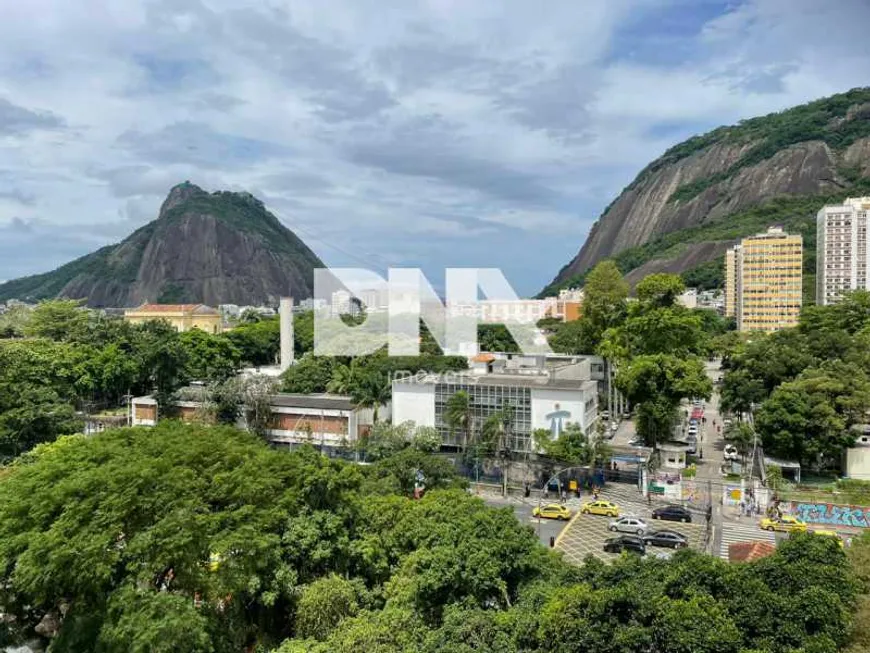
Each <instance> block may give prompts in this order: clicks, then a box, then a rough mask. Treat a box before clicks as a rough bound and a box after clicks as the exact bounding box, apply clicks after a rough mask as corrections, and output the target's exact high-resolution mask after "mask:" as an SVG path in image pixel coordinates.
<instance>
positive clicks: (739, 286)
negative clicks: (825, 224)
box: [726, 227, 803, 331]
mask: <svg viewBox="0 0 870 653" xmlns="http://www.w3.org/2000/svg"><path fill="white" fill-rule="evenodd" d="M733 259H734V284H735V293H734V294H735V315H736V317H737V328H738V329H739V330H740V331H777V330H779V329H785V328H788V327H794V326H797V323H798V318H799V317H800V311H801V299H802V296H803V290H802V281H803V278H802V277H803V275H802V270H803V239H802V238H801V237H800V236H799V235H789V234H787V233H785V232H784V231H783V230H782V229H781V228H779V227H771V228H769V229H768V230H767V232H765V233H763V234H758V235H756V236H750V237H749V238H744V239H743V240H742V241H741V243H740V247H739V248H735V250H734V255H733ZM726 260H727V259H726ZM726 276H727V275H726ZM726 283H727V280H726ZM726 290H727V289H726Z"/></svg>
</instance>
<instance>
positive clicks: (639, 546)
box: [604, 535, 646, 555]
mask: <svg viewBox="0 0 870 653" xmlns="http://www.w3.org/2000/svg"><path fill="white" fill-rule="evenodd" d="M604 550H605V551H607V552H608V553H620V552H622V551H632V552H634V553H639V554H641V555H643V554H645V553H646V544H644V543H643V540H642V539H640V538H639V537H635V536H633V535H622V536H620V537H611V538H608V539H607V540H605V541H604Z"/></svg>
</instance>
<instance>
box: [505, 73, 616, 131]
mask: <svg viewBox="0 0 870 653" xmlns="http://www.w3.org/2000/svg"><path fill="white" fill-rule="evenodd" d="M529 78H531V79H534V80H535V81H533V82H531V83H529V84H524V85H522V86H517V87H514V88H512V89H511V88H508V89H506V90H505V91H504V92H503V93H502V94H501V97H500V99H499V101H498V104H499V106H501V107H503V108H505V109H506V110H508V111H509V112H510V113H511V114H512V115H513V116H514V117H515V118H516V119H517V120H518V121H519V122H520V123H522V124H523V125H525V126H527V127H530V128H532V129H542V130H545V131H547V132H549V133H551V134H552V135H555V136H563V137H574V138H576V137H578V136H582V135H584V134H585V133H587V131H588V128H589V125H590V122H591V120H590V116H589V112H588V109H587V106H588V105H589V103H590V102H592V100H594V99H595V95H596V92H597V90H598V88H599V85H600V83H601V73H600V72H599V71H597V70H596V69H595V68H593V67H592V66H586V65H576V64H567V65H564V66H560V67H558V68H557V69H555V70H554V71H552V72H550V73H544V74H542V76H541V77H537V76H535V75H530V76H529Z"/></svg>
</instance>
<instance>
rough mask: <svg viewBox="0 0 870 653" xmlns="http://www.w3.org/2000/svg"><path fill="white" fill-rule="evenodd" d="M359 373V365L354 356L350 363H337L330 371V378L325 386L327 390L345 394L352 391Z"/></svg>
mask: <svg viewBox="0 0 870 653" xmlns="http://www.w3.org/2000/svg"><path fill="white" fill-rule="evenodd" d="M359 375H360V371H359V365H358V364H357V362H356V359H355V358H354V359H353V360H352V361H351V362H350V365H339V366H338V367H336V368H335V371H333V373H332V378H331V379H330V380H329V383H328V384H327V386H326V391H327V392H333V393H335V394H339V395H346V394H349V393H350V392H352V391H353V388H354V386H355V385H356V383H357V378H358V377H359Z"/></svg>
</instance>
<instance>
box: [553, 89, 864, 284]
mask: <svg viewBox="0 0 870 653" xmlns="http://www.w3.org/2000/svg"><path fill="white" fill-rule="evenodd" d="M868 192H870V88H860V89H854V90H851V91H849V92H848V93H842V94H840V95H834V96H831V97H829V98H825V99H822V100H817V101H815V102H811V103H809V104H805V105H801V106H798V107H794V108H792V109H789V110H787V111H783V112H780V113H774V114H770V115H768V116H763V117H759V118H753V119H751V120H746V121H743V122H741V123H740V124H738V125H735V126H731V127H720V128H718V129H715V130H713V131H711V132H709V133H707V134H704V135H702V136H695V137H693V138H690V139H689V140H687V141H684V142H683V143H680V144H678V145H676V146H674V147H672V148H671V149H669V150H668V151H667V152H665V153H664V154H663V155H662V156H661V157H660V158H658V159H656V160H655V161H653V162H652V163H650V164H649V165H648V166H647V167H646V168H644V170H642V171H641V173H640V174H639V175H638V176H637V177H636V178H635V179H634V181H632V182H631V184H629V185H628V187H627V188H626V189H625V190H623V192H622V193H621V194H620V195H619V197H617V198H616V200H614V202H613V203H612V204H611V205H610V206H609V207H608V208H607V209H606V210H605V211H604V213H603V215H602V216H601V218H600V219H599V220H598V222H596V224H595V225H594V226H593V228H592V230H591V232H590V234H589V237H588V239H587V240H586V242H585V243H584V245H583V247H582V249H581V250H580V252H579V253H578V254H577V256H576V257H575V258H574V259H573V260H572V261H571V262H570V263H568V264H567V265H566V266H565V267H563V268H562V270H560V272H559V274H558V275H557V276H556V278H555V279H554V280H553V282H552V283H551V284H550V285H549V286H548V287H547V288H545V289H544V291H542V294H551V293H553V292H556V291H557V290H558V289H559V288H560V287H565V286H569V285H576V284H579V283H582V280H583V274H584V273H585V272H586V271H587V270H588V269H589V268H590V267H591V266H593V265H594V264H595V263H597V262H598V261H600V260H603V259H605V258H615V259H616V261H617V263H618V265H619V267H620V269H621V270H622V271H623V272H624V273H630V272H632V271H633V270H637V272H636V273H635V274H630V275H629V279H630V280H631V281H636V280H637V279H640V278H642V277H643V276H645V275H646V274H649V273H652V272H662V271H666V272H677V273H684V275H685V277H686V281H687V282H688V283H690V284H693V285H701V286H712V285H715V284H716V283H718V282H719V281H720V280H721V276H720V272H719V268H720V267H721V261H722V258H723V255H724V252H725V250H726V249H727V248H728V247H729V246H730V245H732V244H733V243H734V242H735V241H736V240H737V239H739V238H740V237H743V236H747V235H750V234H753V233H756V232H757V231H759V230H762V229H764V228H766V227H767V226H769V225H771V224H780V225H782V226H784V227H785V228H786V229H787V230H789V231H795V232H800V233H802V234H803V235H804V242H805V244H806V245H807V247H806V271H807V272H808V273H809V274H812V273H814V271H815V270H814V267H813V262H814V261H813V258H812V257H813V256H814V252H813V251H812V249H813V247H814V245H815V231H814V229H813V228H812V226H811V222H812V218H813V216H814V215H815V213H816V211H818V209H819V208H820V207H821V206H823V205H824V204H825V203H827V202H831V201H836V200H841V199H843V198H844V197H847V196H849V195H856V194H861V193H863V194H867V193H868ZM641 266H643V267H641ZM810 283H812V279H811V278H808V279H807V284H810Z"/></svg>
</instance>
